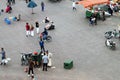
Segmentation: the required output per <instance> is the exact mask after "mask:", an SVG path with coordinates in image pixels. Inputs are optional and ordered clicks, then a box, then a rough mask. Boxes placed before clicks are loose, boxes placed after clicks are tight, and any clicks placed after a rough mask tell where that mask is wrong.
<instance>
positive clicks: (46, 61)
mask: <svg viewBox="0 0 120 80" xmlns="http://www.w3.org/2000/svg"><path fill="white" fill-rule="evenodd" d="M42 61H43V71H44V70H45V71H47V64H48V62H49V60H48V56H47V54H45V53H44V56H43V57H42Z"/></svg>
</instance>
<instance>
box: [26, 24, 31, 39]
mask: <svg viewBox="0 0 120 80" xmlns="http://www.w3.org/2000/svg"><path fill="white" fill-rule="evenodd" d="M25 27H26V37H28V36H29V35H30V26H29V24H28V23H26V26H25Z"/></svg>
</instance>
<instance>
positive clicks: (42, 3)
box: [41, 1, 45, 11]
mask: <svg viewBox="0 0 120 80" xmlns="http://www.w3.org/2000/svg"><path fill="white" fill-rule="evenodd" d="M44 9H45V4H44V2H43V1H42V2H41V10H42V11H44Z"/></svg>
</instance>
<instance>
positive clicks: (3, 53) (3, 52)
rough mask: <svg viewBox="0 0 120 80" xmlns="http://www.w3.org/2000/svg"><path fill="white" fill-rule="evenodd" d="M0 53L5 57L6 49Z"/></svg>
mask: <svg viewBox="0 0 120 80" xmlns="http://www.w3.org/2000/svg"><path fill="white" fill-rule="evenodd" d="M0 54H2V59H5V51H1V52H0Z"/></svg>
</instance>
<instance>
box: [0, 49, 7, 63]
mask: <svg viewBox="0 0 120 80" xmlns="http://www.w3.org/2000/svg"><path fill="white" fill-rule="evenodd" d="M0 54H2V61H3V60H4V59H6V53H5V51H4V48H1V52H0ZM2 64H3V62H1V65H2ZM5 64H6V63H4V65H5Z"/></svg>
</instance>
